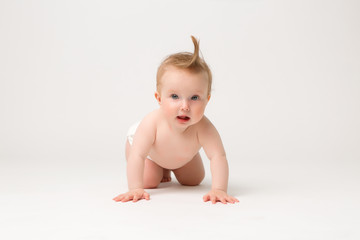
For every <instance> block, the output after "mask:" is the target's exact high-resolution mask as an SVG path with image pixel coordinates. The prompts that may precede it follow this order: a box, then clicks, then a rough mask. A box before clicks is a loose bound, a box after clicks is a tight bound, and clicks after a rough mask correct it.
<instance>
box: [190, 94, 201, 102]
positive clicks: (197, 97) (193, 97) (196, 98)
mask: <svg viewBox="0 0 360 240" xmlns="http://www.w3.org/2000/svg"><path fill="white" fill-rule="evenodd" d="M199 99H200V97H199V96H197V95H195V96H192V97H191V100H193V101H196V100H199Z"/></svg>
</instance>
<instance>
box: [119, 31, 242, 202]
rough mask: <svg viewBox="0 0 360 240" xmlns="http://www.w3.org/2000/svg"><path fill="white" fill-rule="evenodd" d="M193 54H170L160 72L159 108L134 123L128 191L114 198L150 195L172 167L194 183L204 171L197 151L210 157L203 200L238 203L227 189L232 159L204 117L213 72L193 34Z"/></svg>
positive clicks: (181, 180) (128, 144) (129, 147)
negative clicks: (208, 180)
mask: <svg viewBox="0 0 360 240" xmlns="http://www.w3.org/2000/svg"><path fill="white" fill-rule="evenodd" d="M191 38H192V41H193V43H194V48H195V49H194V53H193V54H192V53H187V52H182V53H177V54H173V55H170V56H168V57H167V58H166V59H165V60H164V61H163V62H162V63H161V65H160V67H159V68H158V72H157V89H156V92H155V98H156V100H157V101H158V103H159V106H160V107H159V108H158V109H157V110H155V111H153V112H151V113H149V114H148V115H147V116H145V117H144V119H143V120H142V121H141V122H140V123H139V124H136V125H135V126H133V127H132V128H130V130H129V133H128V139H127V141H126V160H127V179H128V187H129V191H128V192H127V193H124V194H120V195H119V196H117V197H115V198H114V199H113V200H114V201H116V202H120V201H121V202H127V201H133V202H137V201H138V200H140V199H146V200H149V199H150V195H149V194H148V193H147V192H146V191H145V190H144V189H147V188H156V187H157V186H158V185H159V184H160V182H168V181H171V177H170V173H171V172H170V171H172V172H173V173H174V175H175V177H176V179H177V180H178V181H179V183H180V184H182V185H186V186H196V185H199V184H200V183H201V181H202V180H203V179H204V176H205V170H204V166H203V163H202V160H201V157H200V154H199V150H200V148H201V147H202V148H203V149H204V151H205V153H206V155H207V157H208V158H209V159H210V166H211V174H212V187H211V190H210V191H209V192H208V193H207V194H206V195H205V196H204V197H203V200H204V201H205V202H207V201H211V202H212V203H216V202H222V203H224V204H226V203H235V202H239V200H238V199H236V198H234V197H232V196H230V195H228V194H227V184H228V172H229V170H228V163H227V159H226V154H225V150H224V147H223V144H222V141H221V138H220V135H219V133H218V132H217V130H216V128H215V127H214V125H213V124H212V123H211V122H210V120H209V119H208V118H207V117H205V116H204V111H205V107H206V105H207V103H208V102H209V100H210V96H211V95H210V93H211V83H212V74H211V71H210V69H209V67H208V65H207V64H206V62H205V61H204V60H203V59H202V58H200V56H199V43H198V41H197V40H196V39H195V38H194V37H193V36H191Z"/></svg>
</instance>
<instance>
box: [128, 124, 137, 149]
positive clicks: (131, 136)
mask: <svg viewBox="0 0 360 240" xmlns="http://www.w3.org/2000/svg"><path fill="white" fill-rule="evenodd" d="M139 124H140V122H136V123H135V124H133V125H131V127H130V128H129V130H128V132H127V135H126V137H127V140H128V141H129V143H130V145H132V143H133V141H134V136H135V132H136V129H137V128H138V126H139Z"/></svg>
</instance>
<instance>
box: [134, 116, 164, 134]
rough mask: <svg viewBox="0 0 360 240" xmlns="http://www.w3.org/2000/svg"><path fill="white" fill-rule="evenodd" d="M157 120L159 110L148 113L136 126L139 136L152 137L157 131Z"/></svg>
mask: <svg viewBox="0 0 360 240" xmlns="http://www.w3.org/2000/svg"><path fill="white" fill-rule="evenodd" d="M158 120H159V110H154V111H152V112H150V113H148V114H147V115H146V116H145V117H144V118H143V119H142V120H141V121H140V124H139V126H138V131H137V132H139V133H140V134H141V135H148V136H151V135H154V134H155V133H156V129H157V123H158Z"/></svg>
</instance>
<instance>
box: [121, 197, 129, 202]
mask: <svg viewBox="0 0 360 240" xmlns="http://www.w3.org/2000/svg"><path fill="white" fill-rule="evenodd" d="M129 200H130V196H126V197H124V198H123V199H122V200H121V202H128V201H129Z"/></svg>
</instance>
